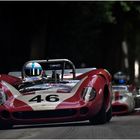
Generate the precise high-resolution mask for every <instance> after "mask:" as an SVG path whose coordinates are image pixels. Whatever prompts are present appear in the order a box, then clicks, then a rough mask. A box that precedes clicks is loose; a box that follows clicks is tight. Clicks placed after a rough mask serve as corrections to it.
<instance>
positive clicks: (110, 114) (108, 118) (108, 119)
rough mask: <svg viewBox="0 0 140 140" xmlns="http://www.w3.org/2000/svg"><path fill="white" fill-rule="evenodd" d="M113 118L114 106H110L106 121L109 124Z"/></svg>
mask: <svg viewBox="0 0 140 140" xmlns="http://www.w3.org/2000/svg"><path fill="white" fill-rule="evenodd" d="M111 118H112V106H110V108H109V110H108V112H107V114H106V121H107V122H109V121H110V120H111Z"/></svg>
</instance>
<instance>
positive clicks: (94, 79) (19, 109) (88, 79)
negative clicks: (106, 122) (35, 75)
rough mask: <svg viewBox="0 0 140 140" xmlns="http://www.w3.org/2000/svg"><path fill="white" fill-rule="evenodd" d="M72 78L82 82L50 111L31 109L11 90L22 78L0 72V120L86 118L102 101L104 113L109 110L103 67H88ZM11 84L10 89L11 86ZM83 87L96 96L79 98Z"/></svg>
mask: <svg viewBox="0 0 140 140" xmlns="http://www.w3.org/2000/svg"><path fill="white" fill-rule="evenodd" d="M75 79H76V80H80V81H82V80H83V81H82V82H81V84H80V85H79V87H78V89H76V92H75V94H74V95H73V96H72V97H70V98H67V99H66V100H64V101H63V102H61V103H60V104H58V105H57V106H56V107H55V109H53V110H52V109H51V110H42V109H41V110H33V108H32V107H31V106H30V105H29V104H27V103H26V102H23V101H21V100H19V99H18V98H17V94H15V93H12V91H13V92H14V91H15V90H14V88H15V89H16V88H17V87H18V85H20V84H21V83H22V79H21V78H17V77H14V76H10V75H0V88H1V89H2V91H3V92H4V94H6V101H5V102H4V103H3V104H2V105H0V122H3V123H4V122H5V123H12V124H32V123H44V122H46V123H50V122H65V121H79V120H89V119H90V118H92V117H94V116H95V115H96V114H97V113H98V112H99V111H100V110H101V107H102V104H103V100H104V101H105V108H106V112H107V111H108V110H109V108H110V107H111V99H112V91H111V75H110V74H109V73H108V72H107V71H106V70H104V69H96V70H91V71H90V72H86V73H84V74H82V75H79V76H77V77H76V78H75ZM7 83H9V84H7ZM9 85H10V86H9ZM12 87H14V88H13V89H12ZM85 87H93V88H94V89H95V91H96V97H95V98H94V99H93V100H91V101H88V102H87V101H85V100H84V99H83V98H82V92H83V90H84V88H85ZM11 89H12V90H11ZM15 92H16V91H15ZM58 92H59V93H58V94H60V95H61V94H64V93H63V91H62V93H61V90H58ZM32 94H35V93H34V92H30V93H27V94H22V95H19V96H24V97H25V96H30V95H32ZM65 94H68V93H65ZM27 98H28V97H27ZM42 106H43V105H42ZM3 123H2V124H3Z"/></svg>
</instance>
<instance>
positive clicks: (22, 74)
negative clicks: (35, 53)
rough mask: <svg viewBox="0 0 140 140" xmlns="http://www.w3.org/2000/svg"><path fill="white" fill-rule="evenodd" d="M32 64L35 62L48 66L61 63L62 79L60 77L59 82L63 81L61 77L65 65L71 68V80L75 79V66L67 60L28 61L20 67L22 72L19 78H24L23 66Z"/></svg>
mask: <svg viewBox="0 0 140 140" xmlns="http://www.w3.org/2000/svg"><path fill="white" fill-rule="evenodd" d="M32 62H37V63H48V64H51V63H52V64H53V63H56V62H57V63H63V68H62V77H61V80H63V75H64V70H65V65H66V63H68V64H69V65H70V66H71V67H72V74H73V79H75V73H76V70H75V66H74V64H73V63H72V62H71V61H70V60H68V59H49V60H30V61H27V62H25V63H24V65H23V67H22V72H21V76H22V79H23V78H24V77H25V71H24V68H25V66H26V65H27V64H28V63H32Z"/></svg>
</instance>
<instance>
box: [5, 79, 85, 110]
mask: <svg viewBox="0 0 140 140" xmlns="http://www.w3.org/2000/svg"><path fill="white" fill-rule="evenodd" d="M85 79H86V78H84V79H82V80H81V81H79V82H78V83H77V84H76V85H75V86H74V87H73V88H72V89H70V87H69V86H60V87H59V86H54V87H52V86H50V88H48V89H45V90H35V91H29V92H25V93H20V92H19V91H18V90H17V89H15V88H14V87H12V86H11V85H10V84H8V83H5V84H6V85H7V86H8V89H9V90H10V91H11V93H12V94H13V95H14V97H15V98H14V101H13V103H12V106H13V107H16V108H22V107H24V108H25V107H26V106H28V107H30V108H32V109H33V110H52V109H56V108H57V106H58V105H60V104H62V103H64V104H67V105H68V104H71V102H72V100H71V101H70V102H69V103H68V99H70V98H71V97H73V96H74V95H75V94H77V90H78V89H79V87H80V86H81V84H82V83H83V81H84V80H85ZM68 90H70V91H69V92H68ZM64 91H67V92H64ZM77 97H78V96H77ZM65 100H67V103H66V102H64V101H65ZM77 100H78V98H77Z"/></svg>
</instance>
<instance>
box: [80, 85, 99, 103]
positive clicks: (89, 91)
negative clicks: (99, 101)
mask: <svg viewBox="0 0 140 140" xmlns="http://www.w3.org/2000/svg"><path fill="white" fill-rule="evenodd" d="M95 97H96V91H95V89H93V88H92V87H86V88H84V90H83V92H82V98H83V99H84V100H85V101H91V100H93V99H94V98H95Z"/></svg>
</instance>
